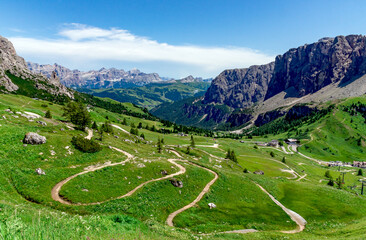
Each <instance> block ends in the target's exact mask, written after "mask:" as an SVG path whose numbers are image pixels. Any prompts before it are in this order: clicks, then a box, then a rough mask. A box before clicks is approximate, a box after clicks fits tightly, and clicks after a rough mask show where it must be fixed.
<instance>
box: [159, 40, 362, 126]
mask: <svg viewBox="0 0 366 240" xmlns="http://www.w3.org/2000/svg"><path fill="white" fill-rule="evenodd" d="M365 74H366V36H362V35H349V36H338V37H335V38H323V39H320V40H319V41H318V42H316V43H313V44H306V45H304V46H300V47H298V48H294V49H290V50H289V51H287V52H286V53H285V54H283V55H279V56H277V57H276V59H275V61H274V62H272V63H269V64H266V65H261V66H251V67H249V68H244V69H232V70H225V71H223V72H222V73H221V74H220V75H219V76H217V77H216V78H215V79H214V80H213V81H212V83H211V86H210V88H209V89H208V90H207V92H206V94H205V96H204V98H203V99H202V100H195V101H193V102H192V103H190V104H189V103H185V104H184V105H183V106H182V107H183V108H182V109H177V112H181V113H182V114H183V113H184V116H185V117H187V116H191V115H195V119H200V122H197V121H193V122H194V123H193V125H195V126H201V127H203V126H206V123H208V122H210V121H211V118H213V119H215V122H221V123H225V122H227V123H229V124H231V125H232V126H233V125H234V126H240V125H242V124H244V123H246V122H247V121H249V119H253V118H256V116H258V114H262V113H265V112H269V111H272V110H275V109H277V108H279V107H283V106H288V108H287V109H290V108H289V106H293V105H294V104H296V103H309V102H322V101H328V100H333V99H338V98H344V97H352V96H359V95H362V94H365V93H366V77H365V76H366V75H365ZM197 104H199V106H200V105H201V104H209V105H210V106H211V107H210V108H204V111H203V108H202V107H200V108H199V110H198V108H197V107H195V108H194V107H189V105H197ZM177 106H178V105H177ZM222 106H228V107H229V108H230V109H231V114H228V113H227V110H225V111H223V110H222ZM169 108H170V109H176V108H175V106H169ZM211 108H215V109H218V110H217V111H216V110H215V111H213V110H212V109H211ZM189 110H191V111H194V112H193V113H190V112H189ZM164 111H165V110H164V108H160V109H157V112H158V113H159V114H160V113H162V112H164ZM212 112H216V113H219V114H215V115H212V114H211V115H210V116H211V118H210V117H208V113H212ZM223 113H225V114H223ZM248 113H249V114H248ZM159 114H158V116H160V115H159ZM200 114H201V115H200ZM283 114H284V113H281V114H277V115H278V116H281V115H283ZM249 115H251V116H252V117H250V116H249ZM199 116H201V117H202V118H199ZM266 116H269V115H266ZM167 117H168V120H169V116H167ZM174 117H175V119H178V121H177V123H180V121H182V117H180V116H178V115H176V116H174ZM259 117H263V116H259ZM274 117H275V116H272V115H271V117H270V118H269V119H273V118H274ZM266 118H267V117H266ZM184 121H185V123H186V122H189V121H188V120H187V119H185V120H184ZM258 121H260V122H266V121H268V120H266V119H259V120H258ZM211 122H212V121H211ZM211 127H212V126H211Z"/></svg>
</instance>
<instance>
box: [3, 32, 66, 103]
mask: <svg viewBox="0 0 366 240" xmlns="http://www.w3.org/2000/svg"><path fill="white" fill-rule="evenodd" d="M10 74H11V75H13V76H15V77H18V78H21V79H23V80H24V81H32V82H34V86H35V87H36V88H37V89H43V90H46V91H47V92H49V93H51V94H53V95H65V96H68V97H70V98H73V93H72V91H70V90H69V89H67V88H66V87H65V86H63V85H62V84H61V83H60V82H59V81H58V78H57V77H56V76H54V77H53V78H52V79H48V78H46V77H45V76H43V75H40V74H35V73H33V72H31V71H30V70H29V69H28V68H27V64H26V62H25V60H24V59H23V58H22V57H19V56H18V55H17V53H16V51H15V48H14V46H13V44H12V43H11V42H10V41H9V40H8V39H6V38H4V37H1V36H0V87H3V90H2V91H3V92H4V91H5V92H15V91H17V90H18V89H19V86H17V85H16V84H15V83H14V82H13V81H12V80H11V79H10V77H9V75H10ZM0 91H1V89H0Z"/></svg>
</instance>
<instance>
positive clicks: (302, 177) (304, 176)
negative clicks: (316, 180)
mask: <svg viewBox="0 0 366 240" xmlns="http://www.w3.org/2000/svg"><path fill="white" fill-rule="evenodd" d="M307 175H308V174H307V173H305V174H304V175H303V176H301V177H300V178H299V179H297V180H296V181H301V179H304V178H306V176H307ZM305 180H307V179H305Z"/></svg>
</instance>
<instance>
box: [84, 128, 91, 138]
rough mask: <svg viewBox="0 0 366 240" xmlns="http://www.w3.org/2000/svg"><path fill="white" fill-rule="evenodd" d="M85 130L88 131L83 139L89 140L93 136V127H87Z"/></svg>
mask: <svg viewBox="0 0 366 240" xmlns="http://www.w3.org/2000/svg"><path fill="white" fill-rule="evenodd" d="M87 131H88V136H86V137H85V139H88V140H90V139H92V137H93V129H89V128H88V129H87Z"/></svg>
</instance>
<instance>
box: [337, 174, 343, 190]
mask: <svg viewBox="0 0 366 240" xmlns="http://www.w3.org/2000/svg"><path fill="white" fill-rule="evenodd" d="M336 184H337V185H338V188H339V189H341V188H342V178H341V176H339V177H338V178H337V179H336Z"/></svg>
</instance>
